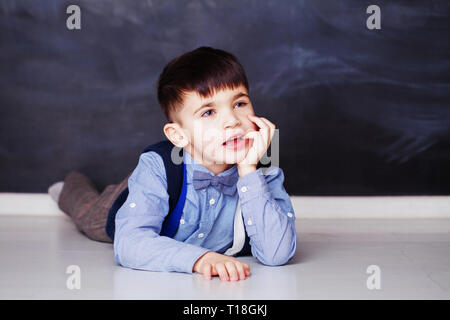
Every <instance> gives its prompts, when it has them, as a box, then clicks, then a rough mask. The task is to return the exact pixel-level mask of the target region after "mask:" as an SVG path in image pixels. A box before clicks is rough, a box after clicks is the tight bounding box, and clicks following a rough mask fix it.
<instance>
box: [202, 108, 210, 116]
mask: <svg viewBox="0 0 450 320" xmlns="http://www.w3.org/2000/svg"><path fill="white" fill-rule="evenodd" d="M211 112H212V110H211V109H210V110H208V111H205V112H203V113H202V117H209V116H210V115H211Z"/></svg>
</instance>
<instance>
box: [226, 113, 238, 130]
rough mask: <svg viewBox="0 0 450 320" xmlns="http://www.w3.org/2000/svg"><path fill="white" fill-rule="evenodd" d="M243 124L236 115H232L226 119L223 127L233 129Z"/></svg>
mask: <svg viewBox="0 0 450 320" xmlns="http://www.w3.org/2000/svg"><path fill="white" fill-rule="evenodd" d="M240 123H241V122H240V121H239V119H238V118H237V117H236V116H235V115H234V114H230V115H228V116H226V119H225V120H224V123H223V127H224V128H230V127H231V128H233V127H235V126H237V125H239V124H240Z"/></svg>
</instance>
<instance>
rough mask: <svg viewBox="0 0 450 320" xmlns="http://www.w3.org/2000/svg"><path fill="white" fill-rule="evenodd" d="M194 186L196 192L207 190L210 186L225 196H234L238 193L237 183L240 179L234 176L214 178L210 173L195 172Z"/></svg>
mask: <svg viewBox="0 0 450 320" xmlns="http://www.w3.org/2000/svg"><path fill="white" fill-rule="evenodd" d="M192 178H193V181H192V184H193V185H194V188H195V190H200V189H203V188H207V187H208V186H209V185H211V186H213V187H214V188H216V189H218V190H219V191H220V192H222V193H223V194H226V195H229V196H232V195H233V194H234V192H235V191H236V182H237V180H238V177H236V176H234V175H228V176H213V175H212V174H210V173H207V172H204V171H199V170H194V174H193V177H192Z"/></svg>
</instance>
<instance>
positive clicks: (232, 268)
mask: <svg viewBox="0 0 450 320" xmlns="http://www.w3.org/2000/svg"><path fill="white" fill-rule="evenodd" d="M225 266H226V267H227V271H228V274H229V275H230V280H231V281H237V280H239V276H238V272H237V269H236V265H235V264H234V262H232V261H227V262H225Z"/></svg>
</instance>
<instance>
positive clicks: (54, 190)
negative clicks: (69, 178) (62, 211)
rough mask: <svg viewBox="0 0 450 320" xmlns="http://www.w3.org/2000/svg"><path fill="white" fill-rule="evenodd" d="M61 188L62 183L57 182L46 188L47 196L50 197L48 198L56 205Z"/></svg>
mask: <svg viewBox="0 0 450 320" xmlns="http://www.w3.org/2000/svg"><path fill="white" fill-rule="evenodd" d="M63 187H64V181H58V182H55V183H54V184H52V185H51V186H50V187H49V188H48V194H49V195H50V197H52V199H53V200H55V202H56V203H58V200H59V195H60V194H61V191H62V189H63Z"/></svg>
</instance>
